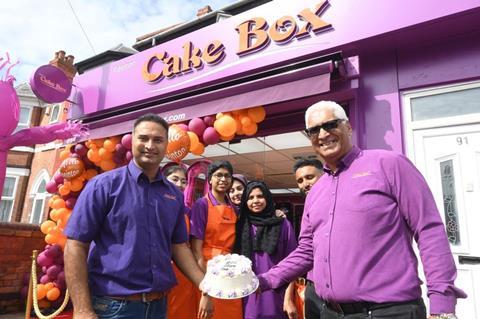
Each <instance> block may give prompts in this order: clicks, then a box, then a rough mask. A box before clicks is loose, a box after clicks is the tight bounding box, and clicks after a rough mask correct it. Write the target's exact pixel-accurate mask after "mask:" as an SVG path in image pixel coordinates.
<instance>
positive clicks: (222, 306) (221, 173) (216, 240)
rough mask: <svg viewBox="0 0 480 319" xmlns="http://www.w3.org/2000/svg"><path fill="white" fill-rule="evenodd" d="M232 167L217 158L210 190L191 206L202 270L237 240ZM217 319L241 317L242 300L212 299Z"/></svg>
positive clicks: (195, 250) (211, 170) (192, 229)
mask: <svg viewBox="0 0 480 319" xmlns="http://www.w3.org/2000/svg"><path fill="white" fill-rule="evenodd" d="M232 175H233V168H232V165H231V164H230V163H229V162H228V161H217V162H214V163H212V164H210V165H209V167H208V177H207V179H208V183H209V184H210V191H209V192H208V194H207V195H206V196H205V197H202V198H200V199H198V200H197V201H196V202H195V203H194V204H193V206H192V213H191V217H190V238H191V244H192V251H193V254H194V256H195V257H196V258H197V262H198V264H199V266H200V268H201V269H203V270H206V264H207V262H208V260H210V259H212V258H213V257H215V256H217V255H220V254H222V255H225V254H229V253H230V252H231V251H232V249H233V244H234V242H235V224H236V222H237V213H236V211H235V208H234V206H233V205H232V204H231V202H230V199H229V198H228V191H229V190H230V187H231V186H232V177H233V176H232ZM213 304H214V309H215V310H214V313H213V317H212V318H214V319H226V318H228V319H242V300H241V299H233V300H225V299H216V298H213Z"/></svg>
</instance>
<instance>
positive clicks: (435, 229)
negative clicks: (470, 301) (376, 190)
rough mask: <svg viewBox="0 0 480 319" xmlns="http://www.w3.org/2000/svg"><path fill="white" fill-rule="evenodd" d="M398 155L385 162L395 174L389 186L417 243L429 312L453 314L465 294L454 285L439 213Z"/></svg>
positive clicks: (453, 269) (420, 179) (426, 189)
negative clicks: (426, 290)
mask: <svg viewBox="0 0 480 319" xmlns="http://www.w3.org/2000/svg"><path fill="white" fill-rule="evenodd" d="M396 156H397V157H395V158H393V160H390V159H387V160H385V161H384V166H385V167H384V169H385V170H386V171H388V172H392V173H393V174H392V175H391V180H389V184H390V187H391V189H392V192H393V195H394V196H395V198H396V199H397V201H398V205H399V207H400V212H401V213H402V215H403V216H404V218H405V220H406V222H407V224H408V226H409V228H410V230H411V231H412V233H413V237H414V238H415V241H416V242H417V244H418V249H419V251H420V258H421V260H422V264H423V269H424V272H425V277H426V280H427V289H428V292H427V294H428V297H429V299H430V313H434V314H438V313H454V312H455V304H456V299H457V298H466V294H465V293H464V292H463V291H462V290H460V289H458V288H457V287H455V286H454V281H455V278H456V275H457V271H456V267H455V262H454V260H453V256H452V253H451V251H450V245H449V243H448V239H447V235H446V233H445V227H444V224H443V222H442V219H441V217H440V213H439V212H438V210H437V206H436V204H435V200H434V198H433V195H432V193H431V191H430V188H429V187H428V185H427V182H426V181H425V179H424V178H423V176H422V174H421V173H420V172H419V171H418V170H417V168H416V167H415V166H414V165H413V164H412V163H411V162H410V161H409V160H408V159H407V158H406V157H405V156H403V155H400V154H398V155H396ZM388 175H390V174H388Z"/></svg>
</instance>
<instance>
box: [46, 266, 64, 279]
mask: <svg viewBox="0 0 480 319" xmlns="http://www.w3.org/2000/svg"><path fill="white" fill-rule="evenodd" d="M62 270H63V267H61V266H59V265H52V266H50V267H48V269H47V275H48V277H50V278H52V280H54V279H56V278H57V275H58V274H59V273H60V272H61V271H62Z"/></svg>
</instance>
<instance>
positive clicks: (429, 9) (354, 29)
mask: <svg viewBox="0 0 480 319" xmlns="http://www.w3.org/2000/svg"><path fill="white" fill-rule="evenodd" d="M477 5H478V0H464V1H460V2H459V1H450V2H446V3H445V4H444V5H442V6H438V2H437V1H436V0H423V1H417V0H403V1H384V0H364V1H357V0H330V1H328V2H327V1H320V0H295V1H291V0H275V1H272V2H269V3H266V4H264V5H262V6H259V7H257V8H254V9H252V10H249V11H245V12H243V13H241V14H239V15H236V16H233V17H230V18H228V19H225V20H222V21H220V22H218V23H215V24H213V25H210V26H207V27H205V28H202V29H199V30H196V31H194V32H192V33H189V34H186V35H183V36H181V37H178V38H176V39H173V40H171V41H168V42H165V43H162V44H160V45H158V46H156V47H153V48H151V49H148V50H145V51H142V52H139V53H137V54H135V55H132V56H130V57H127V58H125V59H122V60H119V61H115V62H112V63H109V64H107V65H104V66H101V67H98V68H95V69H92V70H89V71H87V72H85V73H84V74H82V75H80V76H77V77H76V78H75V80H74V83H75V86H76V88H77V89H76V90H75V92H74V93H75V94H73V95H72V96H71V98H70V99H71V100H73V101H74V102H75V103H76V105H75V107H74V110H73V114H72V115H73V117H84V116H88V114H90V113H97V112H102V111H105V110H108V109H113V108H121V107H127V106H132V105H136V104H139V103H144V102H148V101H153V100H155V99H159V98H161V97H165V96H169V95H172V94H176V93H179V92H183V91H186V90H189V89H191V88H199V87H202V86H206V85H210V84H215V83H220V82H222V81H225V80H229V79H234V78H237V77H240V76H243V75H247V74H251V73H252V72H255V71H256V70H259V69H261V70H265V69H268V68H269V67H274V66H278V65H281V64H283V63H285V61H289V60H292V59H300V58H302V57H311V56H314V55H321V54H325V53H328V52H332V51H333V50H338V49H339V48H341V47H342V46H343V45H346V44H349V43H352V42H355V41H359V40H362V39H366V38H370V37H374V36H377V35H380V34H384V33H387V32H391V31H394V30H398V29H402V28H405V27H409V26H412V25H416V24H419V23H423V22H427V21H431V20H435V19H438V18H441V17H443V16H447V15H450V14H455V13H458V12H462V11H465V10H469V9H472V8H475V7H476V6H477ZM372 8H375V11H376V12H382V14H381V15H379V14H372ZM314 29H316V30H314ZM241 107H244V106H239V108H241Z"/></svg>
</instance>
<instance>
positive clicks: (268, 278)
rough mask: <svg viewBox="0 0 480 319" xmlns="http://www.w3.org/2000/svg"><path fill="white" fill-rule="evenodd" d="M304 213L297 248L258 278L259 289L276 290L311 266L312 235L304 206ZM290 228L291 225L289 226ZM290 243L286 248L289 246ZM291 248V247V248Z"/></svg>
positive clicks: (292, 235)
mask: <svg viewBox="0 0 480 319" xmlns="http://www.w3.org/2000/svg"><path fill="white" fill-rule="evenodd" d="M305 208H306V209H305V213H304V214H303V217H302V226H301V230H300V236H299V242H298V246H297V247H296V248H295V249H294V250H293V251H292V252H291V253H290V254H289V255H288V256H287V257H285V258H284V259H283V260H282V261H281V262H279V263H278V264H277V265H275V266H273V267H272V268H271V269H270V270H269V271H267V272H266V273H263V274H260V275H259V276H258V279H259V282H260V289H262V290H267V289H277V288H280V287H282V286H284V285H286V284H289V283H290V282H292V281H294V280H295V279H296V278H297V277H299V276H302V275H303V274H305V273H306V272H307V271H308V270H310V269H311V268H312V266H313V246H312V242H313V239H312V238H313V237H312V236H313V233H312V227H311V224H310V219H309V213H308V211H307V205H305ZM290 227H291V225H290ZM291 237H292V239H293V245H295V235H294V234H293V229H292V230H291ZM291 244H292V243H291V242H290V243H289V244H288V245H287V246H290V245H291ZM292 248H293V247H292Z"/></svg>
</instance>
